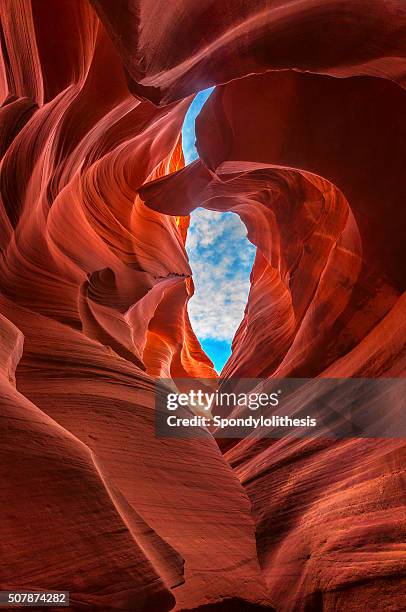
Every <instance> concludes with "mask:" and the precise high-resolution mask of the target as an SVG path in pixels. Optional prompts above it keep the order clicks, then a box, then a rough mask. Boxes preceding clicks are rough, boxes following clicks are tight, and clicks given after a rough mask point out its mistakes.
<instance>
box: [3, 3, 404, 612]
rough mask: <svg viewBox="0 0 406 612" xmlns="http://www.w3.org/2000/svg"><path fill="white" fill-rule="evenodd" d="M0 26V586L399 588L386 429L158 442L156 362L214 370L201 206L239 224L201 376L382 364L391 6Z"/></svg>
mask: <svg viewBox="0 0 406 612" xmlns="http://www.w3.org/2000/svg"><path fill="white" fill-rule="evenodd" d="M1 33H2V51H3V53H2V62H1V64H0V87H1V98H2V106H1V108H0V114H1V179H0V198H1V200H0V249H1V259H0V330H1V334H0V386H1V395H0V407H1V410H0V415H1V419H0V424H1V428H2V435H1V443H0V448H1V461H0V468H1V472H2V477H1V491H2V498H3V499H2V504H1V521H0V534H1V538H0V541H1V544H0V549H1V552H2V564H1V570H0V574H1V581H0V583H1V584H0V586H1V588H2V589H12V588H15V589H18V588H20V589H23V588H25V589H29V588H37V589H61V590H69V591H70V592H71V609H72V610H101V611H105V610H113V609H117V610H131V611H136V612H138V611H148V612H161V611H165V610H171V609H176V610H184V611H185V610H206V609H207V610H231V611H238V610H241V611H245V610H247V611H250V610H262V609H263V610H267V609H268V610H272V609H275V610H277V611H281V612H285V611H286V612H289V611H303V612H311V611H313V610H314V611H316V612H317V611H322V610H327V611H329V612H330V611H333V610H334V611H339V612H341V611H347V610H349V611H352V610H357V611H358V610H360V611H370V610H375V609H381V610H391V611H397V610H399V611H400V610H403V609H404V607H405V605H406V599H405V598H406V580H405V570H406V550H405V544H404V542H405V535H406V494H405V474H404V465H405V460H406V451H405V443H404V441H403V440H402V439H387V440H384V439H368V440H365V439H364V440H362V439H346V440H336V441H328V440H312V439H305V440H297V439H292V438H284V439H280V440H274V441H272V440H260V441H258V440H257V439H255V438H250V437H248V438H246V439H244V440H240V441H235V442H234V443H233V444H231V445H229V446H227V447H226V448H222V449H221V448H219V445H218V444H217V442H216V440H215V439H213V438H205V439H200V440H182V439H179V440H176V439H170V440H169V439H168V440H162V439H161V440H160V439H157V438H156V437H155V435H154V394H155V383H154V381H155V379H156V378H157V377H164V378H188V377H204V378H212V379H213V380H214V379H215V378H216V373H215V371H214V369H213V367H212V364H211V361H210V359H209V358H208V357H207V356H206V355H205V354H204V352H203V351H202V349H201V347H200V344H199V341H198V339H197V338H196V336H195V334H194V332H193V329H192V327H191V324H190V321H189V318H188V312H187V304H188V300H189V299H190V297H191V296H192V295H193V280H192V272H193V271H192V270H191V268H190V266H189V263H188V258H187V253H186V250H185V239H186V234H187V227H188V215H189V213H190V212H191V211H192V210H194V209H195V208H196V207H198V206H203V207H206V208H208V209H211V210H215V211H233V212H235V213H236V214H238V215H239V216H240V217H241V219H242V221H243V222H244V223H245V224H246V226H247V232H248V237H249V240H250V241H251V242H252V243H253V244H255V245H256V247H257V255H256V259H255V263H254V267H253V270H252V274H251V289H250V293H249V297H248V302H247V307H246V311H245V315H244V318H243V320H242V322H241V324H240V327H239V329H238V330H237V333H236V335H235V338H234V341H233V352H232V355H231V357H230V359H229V360H228V362H227V364H226V365H225V367H224V370H223V372H222V377H223V378H225V379H227V378H230V377H264V378H272V377H338V378H341V377H343V378H344V377H367V378H375V377H392V378H394V377H402V376H404V375H405V370H406V350H405V344H406V340H405V339H406V301H405V296H404V289H405V244H406V232H405V227H406V223H405V221H406V219H405V217H406V213H405V205H404V203H405V198H406V187H405V181H404V169H403V165H404V159H405V157H406V92H405V91H404V86H405V83H406V80H405V74H406V7H405V5H404V2H403V1H402V0H353V1H352V2H348V1H347V0H314V1H313V0H295V1H292V0H275V1H272V2H271V1H268V0H252V1H250V2H245V1H243V0H235V1H231V0H217V1H216V2H213V1H211V0H202V1H201V2H195V1H194V0H171V1H169V2H168V1H166V2H161V1H160V0H156V1H155V2H152V1H151V0H128V1H123V0H117V1H116V2H112V1H111V0H92V2H88V1H87V0H57V1H55V0H3V5H2V30H1ZM211 85H216V90H215V92H214V93H213V94H212V96H211V97H210V98H209V100H208V102H207V104H206V105H205V107H204V108H203V110H202V112H201V113H200V115H199V117H198V120H197V126H196V134H197V149H198V152H199V159H198V160H197V161H196V162H193V163H192V164H190V165H188V166H186V167H185V165H184V160H183V154H182V144H181V139H180V131H181V127H182V122H183V119H184V116H185V113H186V112H187V109H188V106H189V104H190V102H191V100H192V96H193V94H194V93H195V92H197V91H199V90H201V89H203V88H205V87H208V86H211ZM219 316H220V313H219Z"/></svg>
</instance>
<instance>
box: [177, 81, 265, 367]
mask: <svg viewBox="0 0 406 612" xmlns="http://www.w3.org/2000/svg"><path fill="white" fill-rule="evenodd" d="M212 91H213V88H210V89H206V90H204V91H201V92H199V93H198V94H197V95H196V96H195V98H194V100H193V102H192V104H191V106H190V108H189V110H188V112H187V114H186V116H185V120H184V123H183V129H182V146H183V153H184V157H185V163H186V164H189V163H191V162H192V161H194V160H195V159H197V157H198V153H197V150H196V147H195V140H196V134H195V121H196V117H197V115H198V114H199V112H200V111H201V109H202V107H203V105H204V104H205V102H206V101H207V99H208V97H209V96H210V94H211V92H212ZM186 250H187V253H188V256H189V261H190V265H191V268H192V271H193V280H194V285H195V294H194V296H193V297H192V298H191V300H190V302H189V315H190V320H191V323H192V327H193V330H194V332H195V334H196V335H197V337H198V339H199V341H200V344H201V346H202V348H203V350H204V351H205V352H206V353H207V355H208V356H209V357H210V359H211V360H212V361H213V364H214V367H215V369H216V371H217V372H218V373H220V372H221V370H222V368H223V366H224V364H225V363H226V361H227V359H228V358H229V356H230V354H231V343H232V340H233V337H234V334H235V332H236V330H237V328H238V326H239V324H240V322H241V320H242V318H243V315H244V309H245V305H246V302H247V297H248V292H249V287H250V272H251V269H252V265H253V263H254V258H255V251H256V249H255V247H254V246H253V245H252V244H251V242H249V240H248V238H247V236H246V227H245V225H244V224H243V222H242V221H241V220H240V218H239V216H238V215H236V214H235V213H231V212H225V213H220V212H216V211H211V210H205V209H201V208H199V209H197V210H195V211H193V212H192V214H191V218H190V226H189V230H188V237H187V241H186Z"/></svg>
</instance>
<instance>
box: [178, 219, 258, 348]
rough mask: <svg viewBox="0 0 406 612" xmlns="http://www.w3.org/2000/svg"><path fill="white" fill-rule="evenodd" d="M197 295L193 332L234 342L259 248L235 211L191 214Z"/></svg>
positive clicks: (193, 303) (192, 315) (190, 238)
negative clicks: (256, 250)
mask: <svg viewBox="0 0 406 612" xmlns="http://www.w3.org/2000/svg"><path fill="white" fill-rule="evenodd" d="M186 247H187V251H188V254H189V259H190V263H191V267H192V270H193V279H194V283H195V295H194V296H193V298H192V299H191V300H190V302H189V313H190V318H191V322H192V325H193V329H194V331H195V333H196V334H197V336H198V337H199V338H201V339H207V338H213V339H216V340H225V341H227V342H231V340H232V338H233V336H234V334H235V331H236V329H237V327H238V325H239V323H240V321H241V319H242V317H243V314H244V308H245V304H246V301H247V296H248V291H249V286H250V283H249V274H250V270H251V267H252V262H253V259H254V256H255V248H254V247H253V245H252V244H251V243H250V242H248V239H247V238H246V229H245V226H244V225H243V223H242V222H241V221H240V219H239V217H238V216H237V215H235V214H233V213H218V212H214V211H209V210H201V209H199V210H197V211H195V212H194V213H192V219H191V225H190V228H189V233H188V239H187V243H186Z"/></svg>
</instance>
